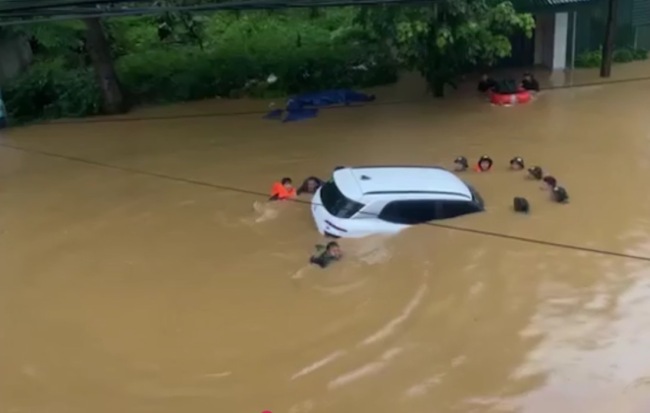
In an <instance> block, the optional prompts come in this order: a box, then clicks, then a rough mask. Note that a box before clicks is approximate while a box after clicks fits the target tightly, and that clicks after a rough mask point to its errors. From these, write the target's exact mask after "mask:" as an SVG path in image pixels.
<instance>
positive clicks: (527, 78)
mask: <svg viewBox="0 0 650 413" xmlns="http://www.w3.org/2000/svg"><path fill="white" fill-rule="evenodd" d="M524 80H529V81H530V80H533V75H532V74H531V73H529V72H526V73H524Z"/></svg>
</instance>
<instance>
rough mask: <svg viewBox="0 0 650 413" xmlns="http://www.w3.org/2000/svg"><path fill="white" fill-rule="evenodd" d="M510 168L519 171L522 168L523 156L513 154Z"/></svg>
mask: <svg viewBox="0 0 650 413" xmlns="http://www.w3.org/2000/svg"><path fill="white" fill-rule="evenodd" d="M510 169H512V170H513V171H520V170H522V169H524V158H522V157H521V156H515V157H514V158H512V159H510Z"/></svg>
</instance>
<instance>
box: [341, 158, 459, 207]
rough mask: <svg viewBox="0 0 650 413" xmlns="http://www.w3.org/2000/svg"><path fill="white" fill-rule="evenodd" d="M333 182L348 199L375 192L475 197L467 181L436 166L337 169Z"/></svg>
mask: <svg viewBox="0 0 650 413" xmlns="http://www.w3.org/2000/svg"><path fill="white" fill-rule="evenodd" d="M333 178H334V181H335V182H336V185H337V186H338V187H339V189H340V190H341V192H342V193H343V194H344V195H345V196H347V197H348V198H351V199H355V200H359V199H361V198H362V197H364V196H372V195H383V196H386V195H391V194H394V195H399V196H400V197H403V196H405V195H416V194H417V195H425V196H426V195H428V196H432V195H437V196H440V195H448V196H452V197H454V196H456V197H458V196H461V197H463V198H468V199H472V193H471V192H470V189H469V188H468V187H467V185H466V184H465V182H463V181H462V180H461V179H460V178H458V177H457V176H456V175H454V174H453V173H451V172H449V171H448V170H446V169H444V168H440V167H437V166H408V165H383V166H358V167H351V168H339V169H337V170H335V171H334V174H333Z"/></svg>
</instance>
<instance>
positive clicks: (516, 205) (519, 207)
mask: <svg viewBox="0 0 650 413" xmlns="http://www.w3.org/2000/svg"><path fill="white" fill-rule="evenodd" d="M512 208H513V209H514V210H515V212H522V213H524V214H527V213H528V212H530V204H529V203H528V200H527V199H526V198H522V197H515V198H514V199H513V200H512Z"/></svg>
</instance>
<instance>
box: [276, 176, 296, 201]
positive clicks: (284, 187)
mask: <svg viewBox="0 0 650 413" xmlns="http://www.w3.org/2000/svg"><path fill="white" fill-rule="evenodd" d="M295 197H296V188H294V187H293V181H292V180H291V178H282V180H281V181H280V182H276V183H274V184H273V187H272V188H271V197H270V198H269V201H281V200H284V199H291V198H295Z"/></svg>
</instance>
